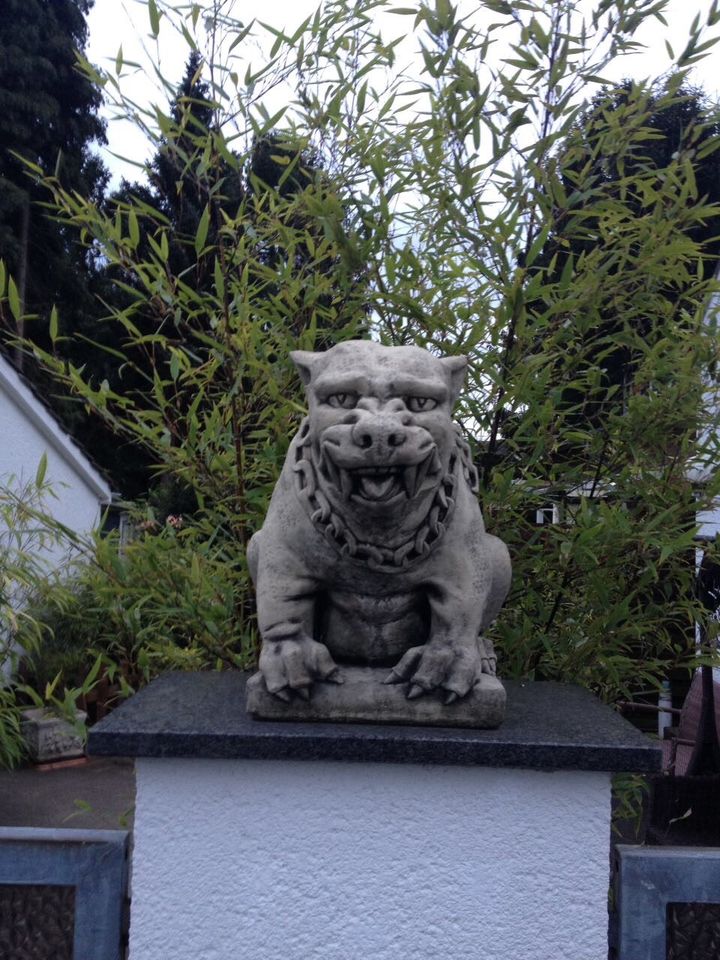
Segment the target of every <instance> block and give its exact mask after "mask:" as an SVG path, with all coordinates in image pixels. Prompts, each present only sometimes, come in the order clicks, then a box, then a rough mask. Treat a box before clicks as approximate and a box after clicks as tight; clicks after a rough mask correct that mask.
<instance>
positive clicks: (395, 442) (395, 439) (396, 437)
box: [388, 433, 405, 447]
mask: <svg viewBox="0 0 720 960" xmlns="http://www.w3.org/2000/svg"><path fill="white" fill-rule="evenodd" d="M403 443H405V435H404V434H403V433H391V434H390V435H389V436H388V446H391V447H400V446H402V444H403Z"/></svg>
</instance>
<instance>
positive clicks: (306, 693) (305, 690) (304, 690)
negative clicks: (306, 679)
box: [295, 687, 310, 701]
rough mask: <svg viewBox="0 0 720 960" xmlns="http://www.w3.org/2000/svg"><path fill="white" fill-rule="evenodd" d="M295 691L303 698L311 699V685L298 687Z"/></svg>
mask: <svg viewBox="0 0 720 960" xmlns="http://www.w3.org/2000/svg"><path fill="white" fill-rule="evenodd" d="M295 693H297V695H298V696H299V697H300V699H301V700H305V701H307V700H309V699H310V687H298V688H297V689H296V691H295Z"/></svg>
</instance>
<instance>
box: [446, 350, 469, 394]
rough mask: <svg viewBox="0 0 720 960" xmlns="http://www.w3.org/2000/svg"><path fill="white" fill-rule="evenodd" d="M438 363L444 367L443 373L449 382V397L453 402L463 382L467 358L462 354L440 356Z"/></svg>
mask: <svg viewBox="0 0 720 960" xmlns="http://www.w3.org/2000/svg"><path fill="white" fill-rule="evenodd" d="M440 363H441V364H442V365H443V367H444V368H445V374H446V376H447V378H448V382H449V384H450V399H451V401H452V403H455V401H456V400H457V398H458V397H459V396H460V391H461V390H462V388H463V384H464V383H465V373H466V372H467V365H468V358H467V357H465V356H463V355H462V354H461V355H460V356H457V357H441V358H440Z"/></svg>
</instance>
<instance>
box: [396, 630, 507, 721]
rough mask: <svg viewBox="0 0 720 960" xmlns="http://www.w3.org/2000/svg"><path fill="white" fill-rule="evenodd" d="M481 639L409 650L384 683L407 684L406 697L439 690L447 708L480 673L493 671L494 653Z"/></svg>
mask: <svg viewBox="0 0 720 960" xmlns="http://www.w3.org/2000/svg"><path fill="white" fill-rule="evenodd" d="M485 643H486V641H484V640H482V638H479V639H478V642H476V643H469V644H452V645H451V644H449V643H443V642H441V641H432V640H431V641H430V642H429V643H425V644H423V645H422V646H419V647H411V648H410V649H409V650H407V651H406V652H405V653H404V654H403V656H402V658H401V659H400V661H399V662H398V663H397V664H396V666H394V667H393V669H392V670H391V671H390V674H389V675H388V677H386V679H385V681H384V682H385V683H407V684H408V690H407V698H408V700H415V699H416V698H417V697H421V696H422V695H423V694H424V693H429V692H430V691H431V690H436V689H438V688H439V689H440V690H442V691H443V692H444V697H443V702H444V703H445V704H447V705H449V704H451V703H454V702H455V701H456V700H460V699H462V697H465V696H467V694H468V693H469V692H470V690H471V689H472V688H473V687H474V686H475V684H476V683H478V682H479V680H480V675H481V674H482V673H491V672H494V665H495V653H494V650H492V645H491V647H490V649H489V650H488V649H487V648H486V646H485Z"/></svg>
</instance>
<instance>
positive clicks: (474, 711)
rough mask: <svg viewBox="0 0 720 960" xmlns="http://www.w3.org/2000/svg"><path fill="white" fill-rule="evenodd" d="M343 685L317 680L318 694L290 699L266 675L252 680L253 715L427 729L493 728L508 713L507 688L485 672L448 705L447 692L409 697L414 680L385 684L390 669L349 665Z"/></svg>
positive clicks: (249, 685) (249, 703)
mask: <svg viewBox="0 0 720 960" xmlns="http://www.w3.org/2000/svg"><path fill="white" fill-rule="evenodd" d="M341 673H342V678H343V682H342V683H316V684H315V685H314V687H313V692H312V697H310V699H308V700H303V699H302V698H301V697H300V696H298V695H297V694H293V695H292V697H291V699H290V700H289V701H287V702H285V701H284V700H281V699H279V698H278V697H274V696H273V695H272V694H270V693H268V689H267V686H266V685H265V680H264V679H263V676H262V674H261V673H256V674H254V676H252V677H250V679H249V680H248V682H247V688H246V689H247V709H248V713H250V714H251V715H252V716H254V717H256V718H257V719H259V720H302V721H309V722H311V723H313V722H320V723H333V722H334V723H337V722H338V721H340V722H342V723H377V722H378V719H377V718H378V717H381V718H382V721H381V722H382V723H383V724H394V723H401V724H411V725H412V726H427V727H472V728H477V729H483V730H493V729H495V727H499V726H500V724H501V723H502V721H503V717H504V716H505V701H506V695H505V688H504V687H503V685H502V683H501V682H500V680H498V678H497V677H491V676H489V675H488V674H483V675H482V677H481V679H480V681H479V682H478V683H476V684H475V686H474V687H473V688H472V690H471V691H470V693H468V695H467V696H466V697H463V698H462V700H456V701H455V702H454V703H451V704H446V703H445V702H444V695H445V694H447V691H445V690H433V691H432V692H430V693H426V694H424V695H423V696H421V697H417V699H414V700H408V699H407V696H406V693H407V689H408V686H409V684H408V683H390V684H388V683H385V682H384V681H385V679H386V677H387V675H388V673H389V670H388V668H387V667H343V669H342V671H341Z"/></svg>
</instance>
